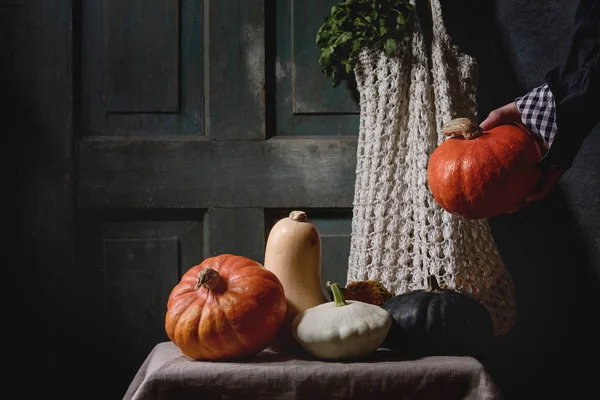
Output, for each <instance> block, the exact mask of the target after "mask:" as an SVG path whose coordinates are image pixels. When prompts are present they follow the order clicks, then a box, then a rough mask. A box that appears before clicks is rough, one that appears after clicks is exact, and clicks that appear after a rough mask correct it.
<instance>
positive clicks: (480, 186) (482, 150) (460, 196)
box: [427, 118, 542, 219]
mask: <svg viewBox="0 0 600 400" xmlns="http://www.w3.org/2000/svg"><path fill="white" fill-rule="evenodd" d="M443 133H444V135H447V136H453V137H450V138H448V139H446V140H445V141H444V142H443V143H441V144H440V145H439V146H438V147H437V148H436V149H435V150H434V151H433V153H432V154H431V157H430V158H429V164H428V169H427V182H428V184H429V188H430V190H431V192H432V194H433V197H434V198H435V200H436V202H437V203H438V204H439V205H440V206H441V207H442V208H444V209H445V210H446V211H448V212H450V213H453V214H456V215H460V216H463V217H465V218H470V219H478V218H489V217H493V216H497V215H500V214H503V213H505V212H507V211H508V210H510V209H511V208H512V207H514V206H515V205H517V204H518V203H519V202H521V201H522V200H523V199H524V198H525V197H526V196H527V195H528V194H529V193H531V191H532V190H533V189H534V187H535V186H536V184H537V182H538V181H539V179H540V176H541V173H542V172H541V170H540V169H539V168H538V167H537V165H536V164H537V162H538V161H539V160H540V158H541V155H542V152H541V149H540V145H539V144H538V142H537V141H536V140H535V139H534V137H533V135H532V134H531V133H529V132H528V131H527V129H526V128H525V127H524V126H522V125H520V124H506V125H500V126H496V127H494V128H492V129H490V130H489V131H485V132H482V130H481V128H479V126H477V125H475V124H474V123H472V122H471V121H470V120H468V119H467V118H457V119H455V120H452V121H450V122H449V123H447V124H445V125H444V127H443Z"/></svg>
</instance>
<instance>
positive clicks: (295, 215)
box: [290, 211, 306, 222]
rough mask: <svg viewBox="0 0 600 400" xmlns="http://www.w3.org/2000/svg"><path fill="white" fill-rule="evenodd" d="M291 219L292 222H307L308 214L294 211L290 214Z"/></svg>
mask: <svg viewBox="0 0 600 400" xmlns="http://www.w3.org/2000/svg"><path fill="white" fill-rule="evenodd" d="M290 219H291V220H292V221H297V222H304V221H306V213H305V212H304V211H292V212H291V213H290Z"/></svg>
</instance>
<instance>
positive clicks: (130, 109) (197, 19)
mask: <svg viewBox="0 0 600 400" xmlns="http://www.w3.org/2000/svg"><path fill="white" fill-rule="evenodd" d="M154 3H156V2H154ZM159 3H160V4H159V5H158V6H152V7H148V6H143V7H141V6H135V5H132V4H133V3H131V2H123V1H117V0H106V1H86V2H81V4H79V3H78V7H81V9H80V10H79V13H80V14H81V26H80V29H81V38H80V40H81V43H80V45H79V46H77V47H76V48H79V47H80V48H81V50H80V51H81V67H82V69H81V91H82V96H81V99H82V107H81V112H82V118H81V119H82V125H83V132H82V135H83V136H92V135H97V136H165V135H169V136H179V135H181V136H201V135H204V79H205V76H204V67H203V62H204V48H203V37H204V29H205V28H206V21H205V18H204V17H205V16H204V15H203V7H204V4H203V3H204V2H203V1H198V0H178V1H177V0H169V1H167V2H159ZM149 4H150V3H149ZM78 15H79V14H78ZM124 20H127V22H123V21H124ZM130 20H131V21H132V22H131V23H130V22H129V21H130ZM155 36H158V38H157V37H155ZM121 37H122V38H123V39H121ZM111 43H112V44H111ZM99 49H100V50H99ZM103 49H106V50H105V51H104V50H103ZM140 60H142V62H141V64H140ZM122 62H123V64H121V63H122Z"/></svg>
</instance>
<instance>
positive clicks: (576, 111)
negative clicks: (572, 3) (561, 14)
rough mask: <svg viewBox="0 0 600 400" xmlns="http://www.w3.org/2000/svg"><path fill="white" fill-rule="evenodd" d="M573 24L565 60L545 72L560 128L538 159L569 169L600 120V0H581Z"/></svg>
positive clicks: (544, 164)
mask: <svg viewBox="0 0 600 400" xmlns="http://www.w3.org/2000/svg"><path fill="white" fill-rule="evenodd" d="M574 28H575V30H574V33H573V37H572V39H571V47H570V50H569V53H568V55H567V58H566V60H565V62H564V63H563V64H562V65H559V66H558V67H556V68H554V69H552V70H551V71H549V72H548V73H547V74H546V76H545V81H546V83H547V84H548V86H549V87H550V90H551V91H552V94H553V95H554V100H555V106H556V126H557V132H556V136H555V138H554V141H553V144H552V147H551V148H550V150H549V151H548V153H546V155H545V156H544V158H542V160H541V161H540V163H539V165H540V167H541V168H542V169H568V168H569V167H570V166H571V164H572V163H573V159H574V158H575V156H576V155H577V153H578V152H579V149H580V148H581V145H582V143H583V141H584V139H585V138H586V137H587V136H588V135H589V133H590V132H591V131H592V130H593V129H594V127H595V126H596V124H597V123H598V121H599V120H600V66H599V64H600V4H599V0H581V1H580V2H579V4H578V6H577V10H576V14H575V25H574Z"/></svg>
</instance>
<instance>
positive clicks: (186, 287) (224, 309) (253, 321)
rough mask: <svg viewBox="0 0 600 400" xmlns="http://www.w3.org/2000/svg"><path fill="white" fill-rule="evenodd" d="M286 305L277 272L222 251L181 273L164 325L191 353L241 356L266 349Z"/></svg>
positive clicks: (194, 355)
mask: <svg viewBox="0 0 600 400" xmlns="http://www.w3.org/2000/svg"><path fill="white" fill-rule="evenodd" d="M286 309H287V303H286V299H285V293H284V291H283V286H282V285H281V282H279V279H278V278H277V277H276V276H275V274H273V273H272V272H270V271H268V270H267V269H265V268H264V267H263V266H262V265H261V264H260V263H258V262H256V261H254V260H251V259H249V258H246V257H243V256H237V255H232V254H221V255H218V256H215V257H210V258H207V259H205V260H204V261H203V262H202V263H200V264H199V265H196V266H194V267H192V268H190V269H189V270H188V271H187V272H186V273H185V274H184V275H183V276H182V277H181V281H180V282H179V283H178V284H177V286H175V287H174V288H173V290H172V291H171V295H170V296H169V301H168V303H167V315H166V320H165V329H166V332H167V335H168V337H169V339H171V341H172V342H173V343H174V344H175V345H177V347H179V349H180V350H181V351H182V353H183V354H185V355H187V356H189V357H192V358H194V359H197V360H211V361H217V360H229V359H237V358H242V357H246V356H251V355H254V354H257V353H259V352H260V351H262V350H264V349H265V348H267V346H268V345H269V343H270V342H271V341H272V340H273V338H274V337H275V335H276V333H277V331H278V330H279V328H280V325H281V323H282V321H283V317H284V316H285V313H286Z"/></svg>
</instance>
